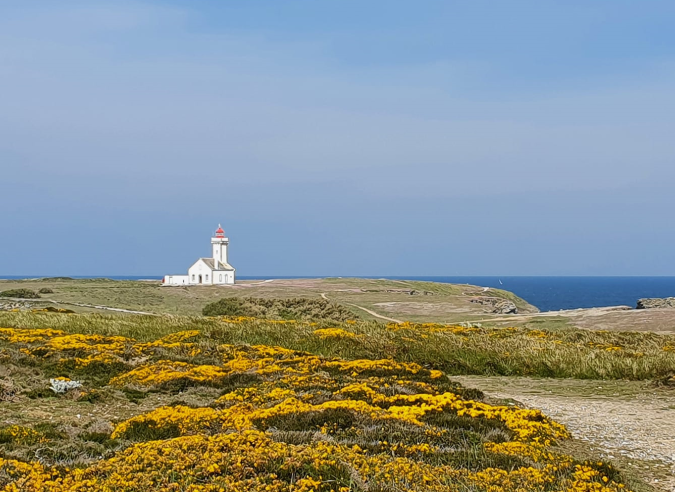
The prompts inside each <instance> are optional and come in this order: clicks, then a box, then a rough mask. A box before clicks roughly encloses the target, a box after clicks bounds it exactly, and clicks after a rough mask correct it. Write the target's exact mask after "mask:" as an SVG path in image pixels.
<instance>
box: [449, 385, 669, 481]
mask: <svg viewBox="0 0 675 492" xmlns="http://www.w3.org/2000/svg"><path fill="white" fill-rule="evenodd" d="M453 379H456V380H457V381H459V382H461V383H462V384H464V385H466V386H469V387H474V388H478V389H481V390H483V391H484V392H485V393H486V394H487V395H489V396H492V397H495V398H503V399H513V400H516V401H517V402H519V403H522V404H523V405H525V406H527V407H531V408H538V409H540V410H542V411H543V412H544V413H545V414H546V415H548V416H550V417H551V418H553V419H554V420H556V421H558V422H560V423H562V424H565V426H567V428H568V429H569V430H570V431H571V432H572V434H573V436H574V437H575V438H576V439H579V440H582V441H586V442H589V443H591V444H592V446H593V447H594V448H596V449H598V451H599V452H600V454H601V457H602V458H606V459H610V460H613V461H616V462H617V464H618V466H619V467H620V468H625V469H631V471H633V472H634V473H636V474H637V475H639V476H641V477H642V478H643V479H644V480H645V481H647V483H650V484H651V485H652V486H654V487H655V488H657V489H658V490H663V491H668V492H675V391H673V390H662V389H658V388H652V387H650V386H649V385H648V383H641V382H630V381H580V380H551V379H531V378H513V377H482V376H460V377H453Z"/></svg>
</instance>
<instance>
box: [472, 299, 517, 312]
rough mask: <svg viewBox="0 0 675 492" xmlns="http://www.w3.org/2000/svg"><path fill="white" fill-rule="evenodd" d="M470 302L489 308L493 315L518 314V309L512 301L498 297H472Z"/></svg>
mask: <svg viewBox="0 0 675 492" xmlns="http://www.w3.org/2000/svg"><path fill="white" fill-rule="evenodd" d="M470 302H473V303H475V304H482V305H484V306H491V307H492V308H493V309H492V313H493V314H518V308H517V307H516V305H515V304H514V303H513V302H512V301H508V300H506V299H501V298H499V297H474V298H473V299H471V300H470Z"/></svg>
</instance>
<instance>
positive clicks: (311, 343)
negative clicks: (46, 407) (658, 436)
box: [0, 312, 675, 380]
mask: <svg viewBox="0 0 675 492" xmlns="http://www.w3.org/2000/svg"><path fill="white" fill-rule="evenodd" d="M0 326H9V327H17V328H54V329H58V330H63V331H65V332H67V333H85V334H92V335H93V334H101V335H106V336H116V335H120V336H125V337H131V338H134V339H136V340H139V341H149V340H154V339H157V338H160V337H163V336H166V335H168V334H170V333H173V332H176V331H181V330H190V329H197V330H200V331H202V332H204V333H207V334H210V333H216V334H218V336H219V337H223V341H227V343H235V344H254V345H255V344H266V345H278V346H281V347H285V348H289V349H293V350H304V351H308V352H311V353H314V354H319V355H323V356H327V357H333V356H334V357H342V358H345V359H355V358H368V359H382V358H393V359H394V360H397V361H400V362H416V363H419V364H423V365H428V366H433V367H434V368H435V369H439V370H442V371H444V372H446V373H448V374H484V375H506V376H537V377H556V378H578V379H632V380H647V379H664V378H666V379H667V378H668V377H669V376H671V375H672V374H674V373H675V335H658V334H653V333H645V332H618V333H617V332H604V331H602V332H594V331H588V330H577V329H554V330H541V329H539V328H527V327H526V328H489V327H481V328H478V327H458V326H452V325H451V326H445V325H438V324H429V323H427V324H414V323H402V324H396V323H389V324H387V325H385V324H383V323H379V322H374V321H365V320H362V321H357V322H354V323H346V322H345V323H338V322H332V321H319V322H318V323H306V322H305V323H293V322H287V321H271V320H270V321H268V320H257V319H243V320H241V321H235V320H230V321H225V320H223V319H218V318H205V317H180V316H161V317H160V316H130V315H129V316H119V315H98V314H83V315H78V316H73V315H66V314H56V313H33V312H16V313H11V312H10V313H8V312H0ZM317 326H318V327H322V328H333V327H337V328H340V329H343V330H348V331H349V332H350V333H353V334H354V336H353V337H347V338H344V339H341V338H339V337H336V338H330V339H323V338H318V337H315V336H313V332H314V329H315V328H316V327H317Z"/></svg>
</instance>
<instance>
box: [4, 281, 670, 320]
mask: <svg viewBox="0 0 675 492" xmlns="http://www.w3.org/2000/svg"><path fill="white" fill-rule="evenodd" d="M31 277H32V278H35V276H31ZM0 278H2V279H20V278H27V277H26V276H11V277H3V276H0ZM73 278H96V277H73ZM106 278H110V279H114V280H161V278H162V277H159V276H152V275H151V276H147V275H146V276H106ZM237 278H238V279H240V280H266V279H282V278H322V277H306V276H305V277H264V276H262V277H261V276H255V277H251V276H249V277H247V276H238V277H237ZM363 278H383V279H391V280H422V281H429V282H443V283H452V284H471V285H479V286H482V287H493V288H498V289H504V290H509V291H511V292H513V293H514V294H516V295H517V296H519V297H522V298H523V299H525V300H526V301H527V302H529V303H530V304H532V305H534V306H536V307H538V308H539V309H540V310H541V311H559V310H561V309H578V308H591V307H606V306H631V307H635V305H636V303H637V300H638V299H642V298H645V297H675V277H483V276H481V277H440V276H439V277H414V276H413V277H363Z"/></svg>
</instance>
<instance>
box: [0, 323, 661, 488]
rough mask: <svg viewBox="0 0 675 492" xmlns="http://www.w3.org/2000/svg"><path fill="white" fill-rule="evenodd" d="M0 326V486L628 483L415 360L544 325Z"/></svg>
mask: <svg viewBox="0 0 675 492" xmlns="http://www.w3.org/2000/svg"><path fill="white" fill-rule="evenodd" d="M48 325H51V326H48ZM0 326H5V327H6V328H0V365H1V366H2V368H3V374H9V375H11V378H6V379H0V381H5V382H4V383H3V384H4V385H5V386H8V387H7V388H6V390H7V391H6V392H5V393H3V394H6V395H7V396H6V397H4V398H5V401H4V402H0V408H1V409H2V415H3V424H2V426H0V491H2V492H10V491H11V492H14V491H19V490H20V491H27V492H37V491H43V490H49V491H51V492H66V491H67V492H75V491H77V492H84V491H91V492H97V491H110V490H116V491H128V492H131V491H140V490H143V491H147V492H152V491H165V490H174V491H186V492H187V491H190V492H197V491H213V492H215V491H219V490H231V491H251V492H255V491H272V492H276V491H298V492H309V491H317V492H318V491H322V492H327V491H340V492H347V491H363V492H384V491H403V490H412V491H457V492H460V491H461V492H473V491H505V492H509V491H514V492H515V491H525V490H527V491H540V492H544V491H552V490H556V491H569V492H574V491H599V492H618V491H620V490H628V488H629V487H627V485H626V483H625V479H624V477H622V475H621V473H620V472H619V471H617V470H616V469H614V468H613V467H612V466H611V465H610V464H607V463H605V462H602V461H597V460H592V461H587V460H578V459H575V458H574V457H573V456H570V455H567V454H565V453H563V452H561V451H560V449H559V448H558V447H557V445H558V444H559V443H561V442H564V441H566V440H567V439H568V438H569V433H568V432H567V430H566V429H565V427H563V426H562V425H560V424H558V423H556V422H554V421H553V420H551V419H550V418H548V417H546V416H545V415H543V414H542V413H541V412H539V411H538V410H526V409H521V408H518V407H517V406H513V405H500V404H497V403H494V402H492V403H491V402H486V401H484V399H483V397H482V394H481V393H480V392H478V391H475V390H471V389H466V388H463V387H461V386H460V385H458V384H456V383H454V382H452V381H451V380H450V379H448V377H447V376H446V374H444V372H442V371H441V370H439V368H444V367H449V364H448V361H449V360H450V359H449V355H446V357H445V358H444V359H441V360H440V361H439V362H438V364H436V363H433V362H431V361H430V360H429V359H431V358H432V357H433V356H434V355H438V353H440V352H438V353H436V352H433V350H432V347H433V346H435V345H437V344H439V342H440V341H445V342H446V344H447V343H449V342H454V343H455V344H459V343H460V341H461V340H463V337H466V338H467V339H468V340H471V339H473V341H475V342H477V343H482V344H483V345H482V349H483V350H484V351H485V354H486V357H488V358H489V357H490V350H492V349H493V348H494V347H495V346H499V345H500V344H503V343H511V344H513V343H518V344H520V345H519V346H520V347H521V348H522V349H528V350H529V349H531V347H530V346H528V345H527V344H525V342H526V341H527V340H530V339H532V340H534V341H535V344H536V343H549V342H550V343H552V344H554V345H561V344H559V343H557V340H559V338H555V337H554V336H553V335H551V336H552V338H551V340H547V336H548V334H545V335H546V336H542V335H541V334H539V333H532V330H529V331H527V332H523V333H520V332H518V330H503V331H493V330H487V329H479V328H467V327H457V326H443V325H409V324H394V325H388V326H384V325H380V324H377V323H372V322H371V323H367V322H363V321H354V320H347V321H344V322H328V321H325V320H323V321H319V322H309V321H307V322H302V321H287V320H260V319H251V318H239V317H237V318H212V319H197V318H162V317H155V318H153V317H138V316H126V317H122V316H120V317H116V318H115V317H103V316H92V315H89V316H87V315H76V314H59V313H48V312H41V313H27V312H19V313H3V314H1V315H0ZM177 328H179V329H177ZM132 332H133V333H135V334H134V335H132ZM497 333H499V335H496V334H497ZM244 338H246V340H244ZM410 340H412V342H411V341H410ZM415 340H417V341H415ZM615 341H617V340H615ZM404 342H405V343H404ZM596 342H598V340H596V341H594V342H593V343H596ZM671 342H672V340H667V341H666V344H670V343H671ZM492 343H494V344H495V345H494V346H493V345H492ZM564 343H570V344H574V343H581V344H583V343H584V341H583V340H572V339H570V340H567V341H562V344H564ZM649 343H651V345H650V347H651V348H652V349H653V350H656V348H657V346H658V345H659V343H660V342H656V340H652V341H651V342H649ZM649 343H648V342H646V341H645V342H644V344H645V347H647V345H649ZM467 344H468V342H467ZM423 345H424V346H426V348H424V349H423V348H422V346H423ZM405 346H408V347H411V350H413V352H405V351H403V347H405ZM517 346H518V345H510V347H511V348H512V349H515V348H516V347H517ZM666 346H670V345H663V346H660V347H659V348H660V349H661V350H663V351H664V352H665V351H666V350H664V347H666ZM440 349H441V347H438V350H440ZM445 349H446V350H450V347H449V346H447V345H446V347H445ZM588 350H594V351H596V352H594V353H595V354H596V355H598V354H600V353H606V354H608V357H615V358H617V360H618V359H619V358H620V356H619V355H618V353H619V352H620V350H606V347H604V346H602V347H600V346H594V347H590V348H589V349H588ZM600 351H603V352H600ZM425 353H426V358H427V360H424V361H423V363H420V362H414V361H413V359H414V358H415V357H417V356H422V355H424V354H425ZM455 353H457V354H459V353H460V352H459V351H457V352H455ZM532 353H534V351H532ZM338 354H342V355H343V357H337V355H338ZM389 355H391V356H394V357H395V358H396V359H398V360H394V359H393V358H390V357H389ZM651 355H653V354H650V356H651ZM404 359H407V360H404ZM608 360H609V359H608ZM477 367H482V366H480V365H477ZM617 367H618V366H617ZM7 379H9V382H7ZM50 380H52V386H54V382H53V381H54V380H55V381H62V382H67V381H73V382H78V383H81V386H80V385H78V384H71V385H67V384H64V383H63V384H60V386H64V387H65V386H69V387H72V389H71V390H69V391H65V392H63V393H57V392H56V391H54V390H52V389H50V387H49V381H50ZM5 386H1V385H0V388H4V387H5ZM9 386H12V387H9ZM3 391H5V390H3ZM31 402H38V403H39V405H37V404H36V405H35V408H36V410H32V408H33V407H31ZM45 409H50V415H51V417H52V418H51V419H50V420H49V421H48V422H45V420H44V415H45ZM75 414H77V415H76V416H75ZM111 416H112V417H111ZM41 417H42V419H41ZM108 419H110V420H108ZM7 420H14V421H13V422H7Z"/></svg>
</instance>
